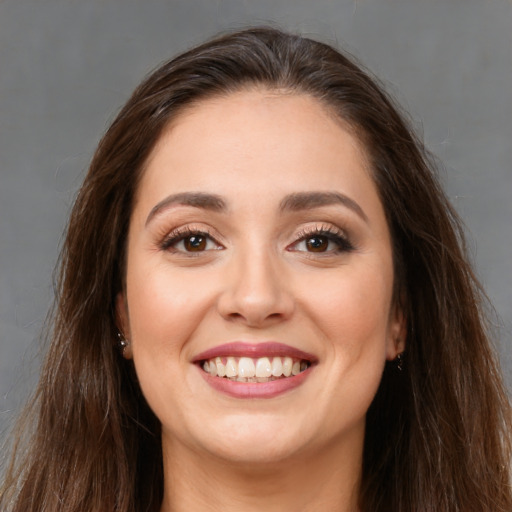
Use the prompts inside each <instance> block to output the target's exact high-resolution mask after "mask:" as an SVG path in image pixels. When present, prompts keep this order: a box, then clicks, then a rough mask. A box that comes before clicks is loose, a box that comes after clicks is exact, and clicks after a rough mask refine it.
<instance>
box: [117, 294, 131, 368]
mask: <svg viewBox="0 0 512 512" xmlns="http://www.w3.org/2000/svg"><path fill="white" fill-rule="evenodd" d="M116 325H117V328H118V330H119V334H120V335H121V339H123V340H125V341H126V343H127V345H126V346H125V347H124V348H123V357H124V358H125V359H132V357H133V350H132V343H131V331H130V319H129V315H128V304H127V302H126V295H125V293H124V292H122V291H121V292H119V293H118V294H117V297H116Z"/></svg>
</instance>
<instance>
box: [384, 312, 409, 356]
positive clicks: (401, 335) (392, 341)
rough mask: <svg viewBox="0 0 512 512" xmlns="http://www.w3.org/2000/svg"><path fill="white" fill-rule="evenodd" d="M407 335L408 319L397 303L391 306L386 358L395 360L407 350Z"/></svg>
mask: <svg viewBox="0 0 512 512" xmlns="http://www.w3.org/2000/svg"><path fill="white" fill-rule="evenodd" d="M406 336H407V321H406V318H405V315H404V313H403V310H402V308H401V307H400V305H399V304H398V303H397V304H395V305H394V306H393V307H392V308H391V312H390V316H389V329H388V340H387V346H386V359H387V360H388V361H393V360H394V359H396V357H397V356H398V354H401V353H402V352H403V351H404V350H405V345H406Z"/></svg>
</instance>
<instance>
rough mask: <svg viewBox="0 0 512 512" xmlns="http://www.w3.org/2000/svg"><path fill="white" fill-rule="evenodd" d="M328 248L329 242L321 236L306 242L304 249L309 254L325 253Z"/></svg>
mask: <svg viewBox="0 0 512 512" xmlns="http://www.w3.org/2000/svg"><path fill="white" fill-rule="evenodd" d="M328 247H329V240H328V239H327V238H326V237H323V236H314V237H311V238H308V239H307V240H306V248H307V250H308V251H310V252H325V251H326V250H327V248H328Z"/></svg>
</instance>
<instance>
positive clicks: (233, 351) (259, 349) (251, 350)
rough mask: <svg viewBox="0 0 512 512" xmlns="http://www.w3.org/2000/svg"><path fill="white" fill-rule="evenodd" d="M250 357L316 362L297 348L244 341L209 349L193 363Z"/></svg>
mask: <svg viewBox="0 0 512 512" xmlns="http://www.w3.org/2000/svg"><path fill="white" fill-rule="evenodd" d="M227 356H233V357H252V358H255V359H257V358H259V357H265V356H280V357H292V358H295V359H305V360H306V361H309V362H310V363H311V364H314V363H316V362H317V358H316V357H315V356H314V355H313V354H308V353H307V352H304V351H302V350H299V349H298V348H295V347H291V346H290V345H285V344H284V343H278V342H275V341H264V342H261V343H246V342H244V341H235V342H232V343H224V344H223V345H218V346H216V347H213V348H210V349H208V350H205V351H204V352H201V353H200V354H198V355H196V356H195V357H194V358H193V359H192V362H193V363H199V362H200V361H204V360H205V359H213V358H214V357H227Z"/></svg>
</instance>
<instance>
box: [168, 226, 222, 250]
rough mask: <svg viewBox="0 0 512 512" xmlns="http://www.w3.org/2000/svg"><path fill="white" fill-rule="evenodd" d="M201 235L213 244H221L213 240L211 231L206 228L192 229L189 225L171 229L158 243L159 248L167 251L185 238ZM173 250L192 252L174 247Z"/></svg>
mask: <svg viewBox="0 0 512 512" xmlns="http://www.w3.org/2000/svg"><path fill="white" fill-rule="evenodd" d="M194 236H196V237H201V238H205V239H207V240H210V241H213V242H214V243H215V245H217V246H220V247H221V244H220V243H219V242H217V240H215V238H214V237H213V236H212V235H211V233H210V232H209V231H208V230H201V229H193V228H191V227H185V228H178V229H175V230H173V231H171V232H170V233H169V234H168V235H167V236H166V237H165V238H164V240H163V241H162V243H161V244H160V249H162V250H163V251H169V250H172V249H173V246H175V245H177V244H178V243H179V242H181V241H183V240H186V239H187V238H191V237H194ZM174 252H185V253H187V254H194V251H180V250H178V249H176V248H174ZM197 252H198V253H201V252H203V251H197Z"/></svg>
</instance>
